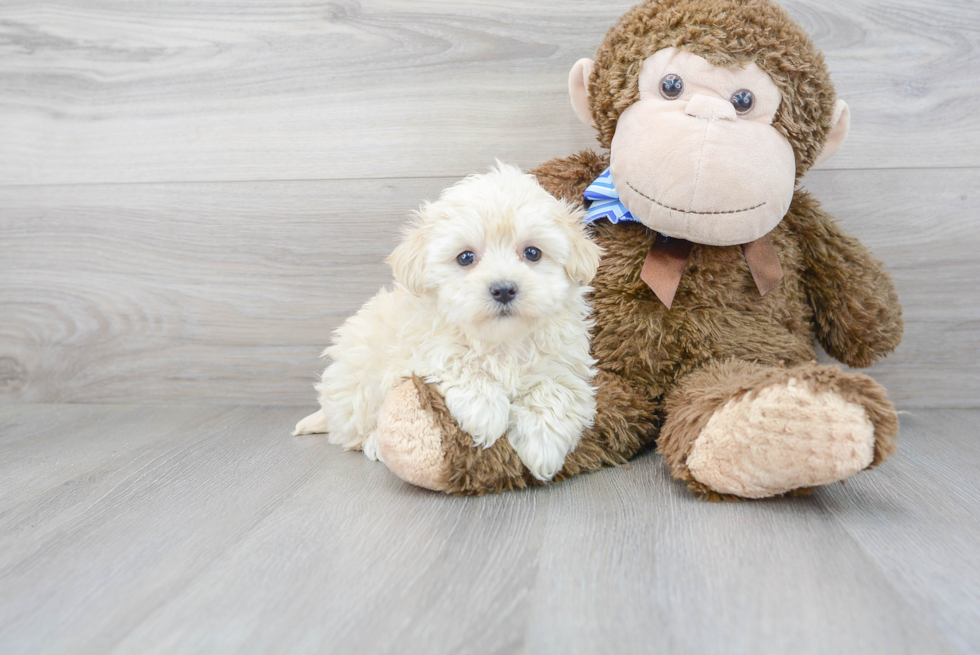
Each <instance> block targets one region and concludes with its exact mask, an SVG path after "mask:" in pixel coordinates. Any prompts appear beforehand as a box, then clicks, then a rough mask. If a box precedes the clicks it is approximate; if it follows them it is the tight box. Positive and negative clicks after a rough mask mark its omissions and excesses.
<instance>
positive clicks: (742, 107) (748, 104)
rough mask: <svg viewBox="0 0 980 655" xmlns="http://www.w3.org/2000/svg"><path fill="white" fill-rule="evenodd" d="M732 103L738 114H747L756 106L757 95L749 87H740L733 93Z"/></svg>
mask: <svg viewBox="0 0 980 655" xmlns="http://www.w3.org/2000/svg"><path fill="white" fill-rule="evenodd" d="M732 104H733V105H734V106H735V112H736V113H738V114H747V113H749V112H750V111H752V108H753V107H755V96H754V95H752V92H751V91H749V90H748V89H739V90H738V91H736V92H735V93H733V94H732Z"/></svg>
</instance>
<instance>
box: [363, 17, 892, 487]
mask: <svg viewBox="0 0 980 655" xmlns="http://www.w3.org/2000/svg"><path fill="white" fill-rule="evenodd" d="M569 87H570V91H571V96H572V105H573V108H574V110H575V113H576V115H577V116H578V117H579V118H580V119H581V120H582V121H584V122H585V123H587V124H589V125H591V126H593V127H594V128H595V130H596V131H597V133H598V140H599V144H600V145H601V146H602V148H604V149H608V151H609V152H608V154H597V153H594V152H591V151H585V152H581V153H579V154H576V155H573V156H571V157H567V158H563V159H554V160H552V161H549V162H547V163H545V164H543V165H541V166H539V167H538V168H537V169H535V170H534V171H533V173H534V174H535V175H536V176H537V178H538V180H539V181H540V183H541V184H542V186H544V188H545V189H547V190H548V191H549V192H551V193H552V194H553V195H555V196H557V197H559V198H563V199H566V200H568V201H572V202H576V203H585V204H586V206H587V208H588V220H589V221H590V222H591V225H592V229H593V234H594V238H595V240H596V242H597V243H598V244H599V245H600V246H601V247H602V248H603V249H604V251H605V254H604V255H603V259H602V262H601V264H600V267H599V272H598V275H597V276H596V278H595V280H594V281H593V286H594V291H593V293H592V294H591V302H592V306H593V309H594V319H595V328H594V330H593V340H592V354H593V357H594V358H595V359H596V360H597V362H598V363H597V369H598V374H597V376H596V378H595V381H594V385H595V387H596V394H597V397H596V400H597V415H596V419H595V424H594V426H593V427H592V428H590V429H588V430H587V431H586V432H585V434H584V436H583V437H582V440H581V441H580V443H579V445H578V447H577V448H576V449H575V450H574V451H573V452H572V453H570V454H569V455H568V457H567V458H566V461H565V466H564V468H563V469H562V470H561V472H560V473H559V474H558V476H556V478H555V479H563V478H567V477H569V476H572V475H576V474H579V473H583V472H587V471H595V470H597V469H599V468H602V467H604V466H615V465H619V464H622V463H624V462H626V461H627V460H628V459H630V458H631V457H633V456H634V455H636V454H637V453H638V452H640V451H641V450H642V449H644V448H647V447H650V446H652V445H654V444H655V445H656V448H657V450H658V451H659V452H660V453H661V454H662V455H663V457H664V459H665V461H666V463H667V465H668V466H669V469H670V472H671V474H672V475H673V476H674V477H675V478H676V479H678V480H681V481H683V482H684V483H686V485H687V487H688V488H689V489H690V490H691V491H692V492H693V493H695V494H696V495H697V496H699V497H702V498H706V499H716V500H717V499H742V498H764V497H770V496H776V495H780V494H786V493H789V492H798V491H801V490H807V489H810V488H813V487H816V486H819V485H825V484H829V483H832V482H836V481H839V480H843V479H845V478H847V477H849V476H852V475H854V474H856V473H858V472H860V471H863V470H865V469H867V468H870V467H873V466H875V465H877V464H879V463H881V462H882V461H884V460H885V459H886V458H887V457H888V456H889V455H891V454H892V453H893V452H894V451H895V447H896V446H895V441H896V436H897V432H898V420H897V418H896V414H895V410H894V408H893V406H892V404H891V403H890V402H889V401H888V399H887V397H886V394H885V391H884V389H883V388H882V387H881V386H880V385H878V384H877V383H876V382H875V381H874V380H872V379H871V378H869V377H868V376H866V375H863V374H861V373H853V372H845V371H844V370H842V369H841V368H839V367H837V366H823V365H818V364H817V363H816V361H815V360H816V357H815V353H814V347H813V338H814V337H815V338H816V339H817V341H819V342H820V344H821V345H822V346H823V347H824V349H825V350H826V351H827V353H829V354H830V355H831V356H833V357H834V358H836V359H837V360H839V361H841V362H843V363H844V364H847V365H848V366H852V367H866V366H869V365H871V364H872V363H873V362H874V361H875V360H877V359H878V358H880V357H882V356H884V355H886V354H888V353H890V352H891V351H892V350H894V349H895V347H896V346H897V345H898V343H899V341H900V339H901V335H902V318H901V307H900V306H899V303H898V298H897V296H896V293H895V289H894V285H893V283H892V281H891V279H890V277H889V276H888V275H887V274H886V273H885V272H884V271H883V270H882V264H881V262H879V261H878V260H876V259H875V258H874V257H873V256H872V255H871V254H870V253H869V251H868V250H867V249H866V248H865V247H864V246H863V245H862V244H861V243H859V242H858V241H857V240H856V239H853V238H851V237H849V236H846V235H845V234H844V233H843V232H842V231H841V230H840V229H839V228H838V226H837V225H836V224H835V222H834V220H833V219H832V218H831V217H830V216H829V215H827V214H826V213H825V212H823V211H822V210H821V208H820V205H819V204H818V203H817V201H816V200H815V199H813V198H812V197H811V196H810V195H809V194H808V193H806V192H805V191H802V190H800V189H798V188H797V184H798V182H799V181H800V179H801V178H802V176H803V175H804V173H806V171H807V170H809V169H810V167H812V166H813V165H814V164H816V163H818V162H820V161H822V160H824V159H825V158H827V157H829V156H830V155H831V154H833V152H834V151H835V150H836V149H837V148H838V146H839V145H840V144H841V142H842V141H843V139H844V136H845V135H846V133H847V129H848V122H849V112H848V109H847V105H846V104H844V102H842V101H840V100H837V99H836V98H835V93H834V88H833V86H832V85H831V82H830V78H829V75H828V72H827V69H826V67H825V64H824V60H823V57H822V55H821V54H820V53H819V52H818V51H817V50H816V49H815V47H814V45H813V43H812V41H811V40H810V38H809V37H808V35H807V34H806V33H805V32H804V31H803V29H802V28H801V27H800V26H798V25H797V24H796V23H794V22H793V20H792V19H791V18H790V17H789V16H788V14H787V13H786V12H785V11H784V10H783V9H781V8H780V7H779V6H777V5H776V4H774V3H773V2H770V0H646V1H644V2H641V3H640V4H638V5H636V6H635V7H633V8H632V9H631V10H630V11H629V12H627V13H626V14H625V15H624V16H623V17H622V18H621V19H620V21H619V23H618V24H616V25H615V26H614V27H613V28H612V29H611V30H610V31H609V33H608V34H607V36H606V38H605V40H604V41H603V43H602V45H601V46H600V47H599V50H598V51H597V53H596V58H595V61H594V62H593V61H591V60H587V59H584V60H581V61H579V62H578V63H577V64H575V66H574V68H573V69H572V71H571V75H570V84H569ZM378 434H379V443H380V449H381V453H382V456H383V458H384V460H385V462H386V464H387V465H388V467H389V468H390V469H391V470H392V471H394V472H395V473H396V474H397V475H399V476H400V477H402V478H403V479H405V480H407V481H409V482H411V483H413V484H417V485H421V486H424V487H428V488H430V489H436V490H441V491H445V492H449V493H454V494H481V493H487V492H499V491H503V490H507V489H514V488H520V487H524V486H527V485H529V484H534V483H536V482H537V481H536V480H535V479H534V478H533V477H532V476H530V474H529V473H528V471H527V469H525V467H524V466H523V465H522V464H521V462H520V460H519V459H518V457H517V455H516V454H515V452H514V450H513V448H512V447H511V446H510V445H509V444H508V442H507V439H506V438H501V439H500V440H498V441H497V442H496V443H495V444H494V445H493V446H492V447H490V448H487V449H484V448H480V447H476V446H474V445H473V439H472V438H471V437H470V436H469V435H467V434H466V433H464V432H462V431H461V430H460V429H459V427H458V426H457V425H456V423H455V421H454V420H453V418H452V416H451V415H450V414H449V412H448V411H447V409H446V405H445V403H444V402H443V399H442V398H440V397H439V395H438V394H437V393H435V391H434V390H433V389H432V387H431V386H428V385H426V384H425V383H424V382H423V381H422V380H419V379H413V380H410V381H407V382H405V383H404V384H403V385H402V386H400V387H398V388H397V389H396V390H395V391H393V392H392V394H391V395H390V396H389V397H388V399H387V401H386V403H385V407H384V409H383V410H382V413H381V416H380V417H379V431H378Z"/></svg>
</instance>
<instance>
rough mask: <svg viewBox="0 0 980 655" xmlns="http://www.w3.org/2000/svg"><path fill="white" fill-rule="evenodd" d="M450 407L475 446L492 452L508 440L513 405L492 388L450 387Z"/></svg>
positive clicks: (447, 397) (446, 395)
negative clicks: (502, 440) (498, 442)
mask: <svg viewBox="0 0 980 655" xmlns="http://www.w3.org/2000/svg"><path fill="white" fill-rule="evenodd" d="M445 398H446V407H447V408H449V413H450V414H452V415H453V418H455V419H456V422H457V423H459V427H461V428H462V429H463V430H464V431H465V432H467V433H468V434H469V435H470V436H471V437H473V444H474V445H476V446H482V447H484V448H489V447H490V446H492V445H493V444H495V443H496V442H497V439H499V438H500V437H502V436H504V433H505V432H506V431H507V423H508V422H509V419H510V401H509V400H508V399H507V396H505V395H504V393H503V392H502V391H498V390H496V389H492V388H489V389H488V388H477V387H465V386H459V387H450V388H449V389H448V390H446V394H445Z"/></svg>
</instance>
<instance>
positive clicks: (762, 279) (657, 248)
mask: <svg viewBox="0 0 980 655" xmlns="http://www.w3.org/2000/svg"><path fill="white" fill-rule="evenodd" d="M693 245H694V244H693V243H691V242H690V241H687V240H685V239H673V238H670V237H665V236H663V235H662V234H658V235H657V238H656V239H654V241H653V245H652V246H650V252H648V253H647V259H646V261H645V262H643V270H642V271H641V272H640V279H641V280H643V281H644V282H646V283H647V286H648V287H650V288H651V289H652V290H653V292H654V293H655V294H657V298H659V299H660V302H662V303H663V304H664V305H666V306H667V309H670V306H671V304H672V303H673V302H674V294H675V293H677V286H678V285H679V284H680V283H681V276H682V275H683V274H684V268H685V267H686V266H687V260H688V259H690V257H691V247H692V246H693ZM742 253H743V254H744V255H745V261H746V263H748V265H749V270H750V271H751V272H752V279H753V280H755V286H756V287H757V288H758V289H759V293H760V294H761V295H763V296H764V295H766V294H767V293H769V291H771V290H772V288H773V287H774V286H776V285H777V284H778V283H779V281H780V280H781V279H783V267H782V266H780V265H779V256H778V255H777V254H776V248H775V247H774V246H773V245H772V241H771V240H770V239H769V236H768V235H767V236H764V237H762V238H761V239H756V240H755V241H752V242H750V243H744V244H742Z"/></svg>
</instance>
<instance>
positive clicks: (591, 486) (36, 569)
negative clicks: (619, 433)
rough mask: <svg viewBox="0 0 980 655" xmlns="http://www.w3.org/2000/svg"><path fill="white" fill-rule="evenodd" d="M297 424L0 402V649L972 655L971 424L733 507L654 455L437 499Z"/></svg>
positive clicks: (965, 414)
mask: <svg viewBox="0 0 980 655" xmlns="http://www.w3.org/2000/svg"><path fill="white" fill-rule="evenodd" d="M301 414H302V411H300V410H298V409H296V408H275V407H257V406H250V407H231V406H227V407H220V406H186V405H185V406H133V405H115V406H97V405H73V406H65V405H8V406H3V407H0V652H2V653H5V654H10V653H51V654H57V653H184V654H186V653H224V652H256V653H297V654H298V653H327V652H330V653H425V654H438V653H465V652H481V653H557V652H567V653H665V652H670V653H699V654H702V653H751V654H756V653H790V652H791V653H861V654H865V655H866V654H872V653H887V654H898V653H974V652H978V651H980V549H978V548H977V546H976V544H977V542H978V539H980V482H978V481H977V476H976V470H977V467H978V466H980V439H978V436H980V435H978V434H977V431H978V427H977V426H978V424H980V410H921V411H917V412H915V413H913V414H905V415H903V417H902V448H901V450H900V452H899V454H898V455H897V456H896V457H895V458H894V459H893V460H892V461H890V462H888V463H887V464H886V465H885V466H883V467H882V468H880V469H879V470H876V471H872V472H870V473H866V474H862V475H860V476H858V477H857V478H854V479H853V480H852V481H851V482H849V483H848V484H847V485H846V486H841V485H836V486H832V487H827V488H824V489H821V490H819V491H817V492H816V493H814V494H812V495H811V496H809V497H806V498H799V499H791V500H769V501H764V502H753V503H742V504H709V503H702V502H698V501H695V500H693V499H692V498H691V497H690V496H689V495H688V494H687V493H686V492H685V490H684V489H683V488H681V487H679V486H678V485H677V484H675V483H673V482H671V481H670V480H669V478H668V477H667V475H666V473H665V469H664V466H663V464H662V461H661V460H660V458H659V457H658V456H656V455H654V454H647V455H643V456H640V457H639V458H638V459H636V460H635V461H634V463H633V464H632V466H631V467H628V468H623V469H616V470H607V471H603V472H600V473H598V474H594V475H589V476H582V477H580V478H576V479H572V480H570V481H568V482H567V483H564V484H559V485H555V486H552V487H548V488H544V489H536V490H530V491H526V492H521V493H510V494H503V495H498V496H489V497H485V498H449V497H445V496H442V495H439V494H434V493H430V492H426V491H424V490H420V489H417V488H413V487H410V486H408V485H406V484H404V483H402V482H401V481H399V480H397V479H396V478H395V477H394V476H392V475H391V474H390V473H389V472H388V471H387V469H385V467H384V466H383V465H381V464H378V463H374V462H369V461H368V460H367V459H366V458H364V457H363V456H361V455H360V454H357V453H345V452H343V451H341V450H339V449H338V448H336V447H333V446H329V445H328V444H326V443H325V442H324V441H323V440H322V439H321V438H317V437H304V438H299V439H294V438H291V437H289V436H287V433H288V429H289V427H290V426H291V425H292V423H293V421H295V420H296V419H297V418H299V417H300V416H301Z"/></svg>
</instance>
